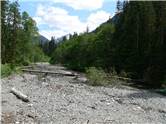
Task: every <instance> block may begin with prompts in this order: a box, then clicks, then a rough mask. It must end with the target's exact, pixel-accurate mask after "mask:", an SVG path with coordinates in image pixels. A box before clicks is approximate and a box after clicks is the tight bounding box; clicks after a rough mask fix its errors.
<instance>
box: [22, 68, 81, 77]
mask: <svg viewBox="0 0 166 124" xmlns="http://www.w3.org/2000/svg"><path fill="white" fill-rule="evenodd" d="M21 70H22V71H24V72H32V73H45V74H56V75H64V76H77V75H78V74H75V73H72V72H68V71H64V72H53V71H41V70H29V69H21Z"/></svg>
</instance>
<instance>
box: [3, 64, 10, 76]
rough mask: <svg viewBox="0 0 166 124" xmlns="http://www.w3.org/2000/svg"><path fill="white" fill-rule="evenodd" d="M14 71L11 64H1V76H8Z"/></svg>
mask: <svg viewBox="0 0 166 124" xmlns="http://www.w3.org/2000/svg"><path fill="white" fill-rule="evenodd" d="M11 73H12V69H11V66H10V65H9V64H1V77H6V76H8V75H10V74H11Z"/></svg>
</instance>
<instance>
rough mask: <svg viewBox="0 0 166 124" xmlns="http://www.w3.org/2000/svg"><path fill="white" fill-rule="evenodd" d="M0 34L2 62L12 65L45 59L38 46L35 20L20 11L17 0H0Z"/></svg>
mask: <svg viewBox="0 0 166 124" xmlns="http://www.w3.org/2000/svg"><path fill="white" fill-rule="evenodd" d="M1 34H2V35H1V59H2V64H10V65H11V66H12V67H13V66H15V65H28V64H29V63H31V62H37V61H44V60H45V59H47V57H46V56H45V55H44V53H43V51H42V50H41V48H40V47H39V33H38V29H37V26H36V22H35V21H34V20H33V19H32V18H31V17H30V16H29V15H28V13H27V12H23V13H21V12H20V10H19V4H18V2H17V1H16V2H12V3H11V2H9V1H8V0H7V1H1Z"/></svg>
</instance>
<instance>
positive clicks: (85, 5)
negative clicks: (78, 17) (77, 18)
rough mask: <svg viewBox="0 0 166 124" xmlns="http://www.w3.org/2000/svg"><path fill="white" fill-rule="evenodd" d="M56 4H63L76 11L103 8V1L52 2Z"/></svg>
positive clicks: (61, 0)
mask: <svg viewBox="0 0 166 124" xmlns="http://www.w3.org/2000/svg"><path fill="white" fill-rule="evenodd" d="M54 2H56V3H64V4H66V5H67V6H70V7H72V8H74V9H76V10H81V9H87V10H96V9H100V8H102V6H103V2H104V0H54Z"/></svg>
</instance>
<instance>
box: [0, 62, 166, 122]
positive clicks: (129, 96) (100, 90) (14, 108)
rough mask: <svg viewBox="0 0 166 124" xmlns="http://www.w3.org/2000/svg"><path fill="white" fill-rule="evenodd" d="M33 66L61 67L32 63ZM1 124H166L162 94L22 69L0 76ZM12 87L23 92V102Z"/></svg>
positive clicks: (164, 99) (165, 108) (165, 102)
mask: <svg viewBox="0 0 166 124" xmlns="http://www.w3.org/2000/svg"><path fill="white" fill-rule="evenodd" d="M34 68H35V69H40V70H49V71H56V72H61V71H64V70H65V68H63V67H61V66H51V65H49V64H36V65H35V66H34ZM1 84H2V87H1V88H2V91H1V97H2V115H1V117H2V120H1V122H2V123H3V124H13V123H15V124H22V123H25V124H33V123H34V124H145V123H146V124H166V97H165V96H162V95H160V94H157V93H154V92H150V91H148V90H140V89H136V88H131V87H116V86H114V87H102V86H98V87H93V86H89V85H87V84H86V83H82V82H81V81H78V80H76V79H75V78H74V77H71V76H60V75H58V76H56V75H49V74H48V75H39V74H28V73H23V74H20V75H11V76H9V77H7V78H3V79H1ZM12 87H15V88H16V89H17V90H19V91H21V92H22V93H24V94H26V95H27V96H28V98H29V100H30V102H23V101H22V100H20V99H18V98H17V97H16V96H15V95H13V94H12V93H10V90H11V88H12Z"/></svg>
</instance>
